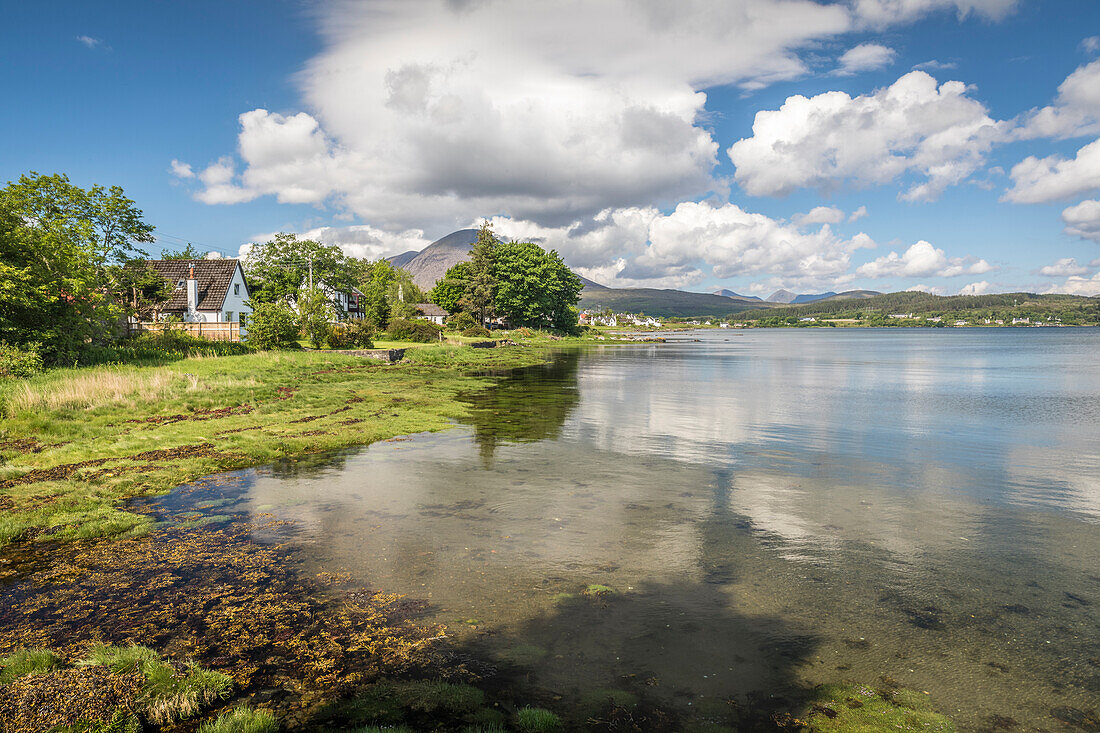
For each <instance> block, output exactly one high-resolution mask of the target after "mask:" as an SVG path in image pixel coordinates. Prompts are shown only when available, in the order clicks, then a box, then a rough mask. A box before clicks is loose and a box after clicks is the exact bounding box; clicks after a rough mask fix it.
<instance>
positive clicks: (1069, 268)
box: [1039, 257, 1089, 277]
mask: <svg viewBox="0 0 1100 733" xmlns="http://www.w3.org/2000/svg"><path fill="white" fill-rule="evenodd" d="M1088 271H1089V268H1087V267H1084V266H1082V265H1078V264H1077V260H1076V259H1075V258H1073V257H1063V258H1062V259H1060V260H1057V261H1056V262H1055V263H1054V264H1053V265H1047V266H1046V267H1041V268H1039V274H1040V275H1045V276H1046V277H1067V276H1069V275H1084V274H1086V273H1087V272H1088Z"/></svg>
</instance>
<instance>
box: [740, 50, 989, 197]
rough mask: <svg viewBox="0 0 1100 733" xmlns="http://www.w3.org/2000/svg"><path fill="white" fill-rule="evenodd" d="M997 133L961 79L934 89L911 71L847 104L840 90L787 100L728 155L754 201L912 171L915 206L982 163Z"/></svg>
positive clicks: (759, 118)
mask: <svg viewBox="0 0 1100 733" xmlns="http://www.w3.org/2000/svg"><path fill="white" fill-rule="evenodd" d="M1003 127H1004V123H999V122H994V121H993V120H992V119H991V118H990V117H989V115H988V114H987V111H986V109H985V107H984V106H983V105H982V104H981V103H980V102H978V101H977V100H974V99H971V98H970V97H968V96H967V88H966V85H965V84H963V83H962V82H958V81H949V82H945V83H944V84H942V85H939V86H937V83H936V80H935V79H934V78H932V77H931V76H929V75H928V74H926V73H924V72H923V71H913V72H910V73H908V74H906V75H905V76H903V77H901V78H900V79H898V80H897V81H896V82H895V83H894V84H893V85H892V86H889V87H886V88H884V89H879V90H878V91H876V92H874V93H873V94H869V95H864V96H859V97H856V98H854V99H853V98H852V97H849V96H848V95H847V94H845V93H843V92H826V93H824V94H819V95H817V96H815V97H811V98H809V99H807V98H806V97H803V96H801V95H798V96H793V97H788V98H787V101H786V102H785V103H784V104H783V106H782V107H781V108H780V109H778V110H772V111H761V112H758V113H757V115H756V120H755V122H754V123H753V128H752V129H753V136H752V137H750V138H746V139H743V140H740V141H738V142H737V143H734V144H733V146H732V147H730V148H729V150H728V151H727V152H728V154H729V157H730V160H731V161H733V164H734V165H735V166H736V168H737V170H736V173H735V174H734V178H735V180H736V181H737V182H738V183H739V184H740V185H741V187H742V188H743V189H744V190H745V191H746V192H747V193H749V194H751V195H754V196H781V195H785V194H788V193H790V192H791V191H793V190H795V189H797V188H816V189H819V190H823V191H829V190H832V189H835V188H837V187H838V186H840V185H842V184H843V183H844V182H845V181H850V182H851V183H853V184H855V185H859V186H866V185H871V184H883V183H888V182H890V181H892V180H894V179H896V178H898V177H900V176H902V175H904V174H913V175H915V176H919V177H923V179H924V180H923V181H920V182H916V183H914V184H913V185H912V186H911V187H910V188H909V189H908V191H906V192H905V194H904V195H903V196H902V198H904V199H907V200H913V201H922V200H930V199H935V198H936V197H938V196H939V194H940V193H941V192H942V191H943V190H944V189H945V188H946V187H947V186H950V185H954V184H957V183H959V182H961V181H963V180H965V179H966V178H967V177H968V176H969V175H970V174H971V173H973V172H974V171H975V170H976V169H977V168H978V167H979V166H981V165H982V163H983V162H984V158H985V154H986V152H988V150H989V149H990V147H991V146H992V144H993V143H994V142H995V141H997V140H998V139H999V138H1000V137H1001V136H1002V134H1003Z"/></svg>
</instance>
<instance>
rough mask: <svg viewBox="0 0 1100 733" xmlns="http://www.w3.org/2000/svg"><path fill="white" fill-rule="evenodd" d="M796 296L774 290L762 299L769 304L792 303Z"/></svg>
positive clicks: (788, 291)
mask: <svg viewBox="0 0 1100 733" xmlns="http://www.w3.org/2000/svg"><path fill="white" fill-rule="evenodd" d="M797 297H798V296H797V295H796V294H794V293H792V292H791V291H790V290H776V291H775V292H774V293H772V294H771V295H769V296H768V297H766V298H764V300H766V301H768V302H769V303H792V302H794V299H795V298H797Z"/></svg>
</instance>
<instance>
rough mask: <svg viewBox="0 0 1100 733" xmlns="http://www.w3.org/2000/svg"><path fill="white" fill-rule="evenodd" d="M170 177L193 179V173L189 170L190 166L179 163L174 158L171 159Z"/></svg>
mask: <svg viewBox="0 0 1100 733" xmlns="http://www.w3.org/2000/svg"><path fill="white" fill-rule="evenodd" d="M171 170H172V175H173V176H175V177H176V178H194V177H195V172H194V171H193V170H191V166H190V165H188V164H187V163H181V162H180V161H178V160H176V159H175V158H173V159H172V168H171Z"/></svg>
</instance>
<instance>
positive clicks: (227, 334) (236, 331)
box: [129, 321, 241, 341]
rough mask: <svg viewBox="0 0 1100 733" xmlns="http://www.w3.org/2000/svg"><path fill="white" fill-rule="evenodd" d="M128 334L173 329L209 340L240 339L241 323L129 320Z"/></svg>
mask: <svg viewBox="0 0 1100 733" xmlns="http://www.w3.org/2000/svg"><path fill="white" fill-rule="evenodd" d="M129 329H130V334H131V335H134V334H139V333H147V332H150V333H155V332H157V331H165V330H173V331H186V332H187V333H189V334H191V335H192V336H198V337H199V338H204V339H210V340H211V341H240V340H241V324H240V323H225V322H212V323H203V322H201V321H199V322H197V323H137V322H130V324H129Z"/></svg>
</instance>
